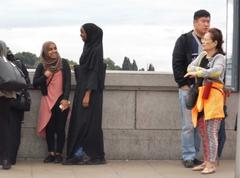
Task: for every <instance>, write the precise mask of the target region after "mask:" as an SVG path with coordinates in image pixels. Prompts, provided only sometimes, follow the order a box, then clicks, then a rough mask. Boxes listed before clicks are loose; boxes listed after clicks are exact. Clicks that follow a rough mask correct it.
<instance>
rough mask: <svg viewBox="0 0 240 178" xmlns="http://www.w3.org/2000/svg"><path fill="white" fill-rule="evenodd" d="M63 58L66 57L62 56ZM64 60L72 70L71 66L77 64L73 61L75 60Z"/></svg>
mask: <svg viewBox="0 0 240 178" xmlns="http://www.w3.org/2000/svg"><path fill="white" fill-rule="evenodd" d="M64 59H66V58H64ZM66 60H67V61H68V64H69V66H70V68H71V69H72V70H74V67H73V66H75V65H77V62H75V61H73V60H68V59H66Z"/></svg>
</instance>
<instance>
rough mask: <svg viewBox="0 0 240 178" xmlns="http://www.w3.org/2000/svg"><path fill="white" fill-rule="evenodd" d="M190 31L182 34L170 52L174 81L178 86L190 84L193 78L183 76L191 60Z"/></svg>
mask: <svg viewBox="0 0 240 178" xmlns="http://www.w3.org/2000/svg"><path fill="white" fill-rule="evenodd" d="M193 38H194V37H193V35H192V31H190V32H188V33H185V34H182V35H181V36H180V37H179V38H178V39H177V41H176V43H175V47H174V50H173V54H172V68H173V74H174V78H175V81H176V82H177V84H178V87H179V88H180V87H182V86H184V85H191V84H193V83H194V80H193V79H188V78H184V75H185V74H186V73H187V67H188V65H189V64H190V63H191V62H192V41H193Z"/></svg>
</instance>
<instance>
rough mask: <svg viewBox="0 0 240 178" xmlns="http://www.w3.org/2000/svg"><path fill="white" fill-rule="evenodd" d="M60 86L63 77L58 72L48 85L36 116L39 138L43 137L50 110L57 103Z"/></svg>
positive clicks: (60, 90)
mask: <svg viewBox="0 0 240 178" xmlns="http://www.w3.org/2000/svg"><path fill="white" fill-rule="evenodd" d="M50 78H51V77H49V78H48V79H47V83H48V82H49V80H50ZM62 85H63V77H62V71H61V70H60V71H58V72H56V73H55V74H54V76H53V78H52V81H51V82H50V84H49V85H48V88H47V90H48V95H47V96H42V98H41V103H40V108H39V115H38V125H37V134H38V135H39V136H43V137H44V136H45V135H46V131H45V128H46V126H47V124H48V122H49V120H50V118H51V115H52V111H51V109H52V108H53V106H54V105H55V103H56V102H57V100H58V98H59V97H60V96H61V95H62V93H63V91H62V88H63V87H62Z"/></svg>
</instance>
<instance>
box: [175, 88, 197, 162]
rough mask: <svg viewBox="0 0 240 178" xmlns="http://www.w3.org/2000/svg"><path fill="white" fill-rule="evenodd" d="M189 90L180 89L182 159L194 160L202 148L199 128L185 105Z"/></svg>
mask: <svg viewBox="0 0 240 178" xmlns="http://www.w3.org/2000/svg"><path fill="white" fill-rule="evenodd" d="M186 94H187V90H183V89H180V88H179V106H180V114H181V124H182V133H181V142H182V159H183V160H194V159H195V157H196V155H197V153H198V152H199V147H200V136H199V134H198V130H197V128H194V127H193V124H192V114H191V110H188V109H187V108H186V105H185V96H186Z"/></svg>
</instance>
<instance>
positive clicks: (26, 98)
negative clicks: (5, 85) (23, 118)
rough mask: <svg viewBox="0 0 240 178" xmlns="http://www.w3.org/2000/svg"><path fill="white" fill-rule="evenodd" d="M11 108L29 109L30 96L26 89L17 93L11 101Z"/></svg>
mask: <svg viewBox="0 0 240 178" xmlns="http://www.w3.org/2000/svg"><path fill="white" fill-rule="evenodd" d="M12 108H14V109H16V110H21V111H30V108H31V96H30V93H29V92H28V91H27V90H22V91H21V92H19V93H17V98H16V99H15V100H13V101H12Z"/></svg>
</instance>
